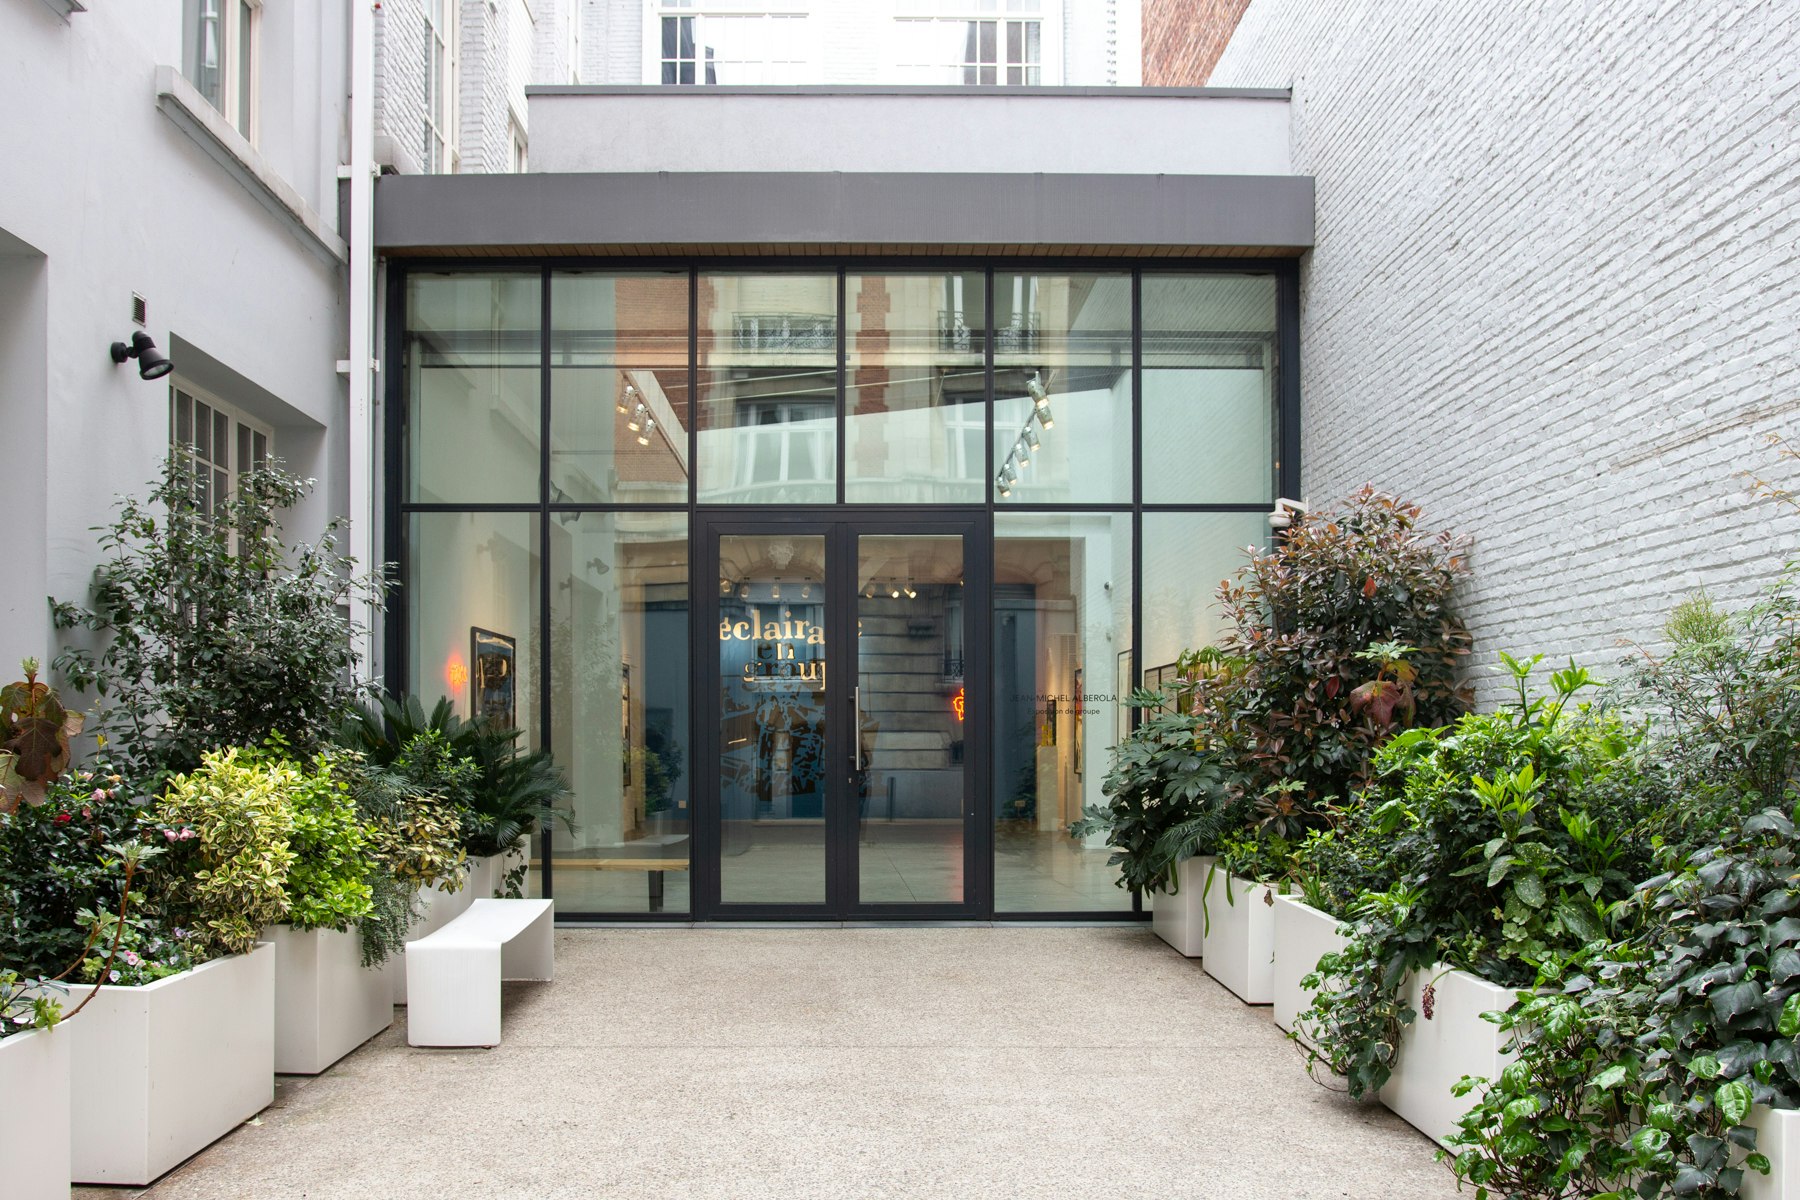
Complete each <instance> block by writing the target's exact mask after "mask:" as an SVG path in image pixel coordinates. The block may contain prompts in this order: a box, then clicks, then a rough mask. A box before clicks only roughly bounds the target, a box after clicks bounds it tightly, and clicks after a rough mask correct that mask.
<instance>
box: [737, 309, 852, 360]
mask: <svg viewBox="0 0 1800 1200" xmlns="http://www.w3.org/2000/svg"><path fill="white" fill-rule="evenodd" d="M733 320H734V325H733V327H732V333H733V343H734V345H735V347H736V348H737V349H739V350H747V351H754V352H756V353H759V354H779V353H782V352H788V351H795V350H808V351H817V350H826V351H831V352H834V353H835V352H836V350H837V318H836V317H829V316H806V315H802V314H798V313H756V314H753V315H742V314H740V315H739V316H737V317H735V318H733Z"/></svg>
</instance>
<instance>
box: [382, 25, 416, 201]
mask: <svg viewBox="0 0 1800 1200" xmlns="http://www.w3.org/2000/svg"><path fill="white" fill-rule="evenodd" d="M375 133H376V135H377V136H378V137H385V138H386V139H388V141H389V142H390V143H392V145H393V146H394V148H395V151H394V153H393V157H394V160H395V161H394V163H393V165H394V166H395V167H398V168H399V169H400V170H402V171H419V170H423V169H424V163H425V12H424V9H423V8H422V7H421V5H420V0H386V3H384V4H383V5H382V6H381V7H380V8H379V9H377V10H375Z"/></svg>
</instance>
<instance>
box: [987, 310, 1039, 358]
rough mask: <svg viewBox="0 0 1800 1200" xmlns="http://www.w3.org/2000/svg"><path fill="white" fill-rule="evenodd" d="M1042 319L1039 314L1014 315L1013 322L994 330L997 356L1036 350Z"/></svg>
mask: <svg viewBox="0 0 1800 1200" xmlns="http://www.w3.org/2000/svg"><path fill="white" fill-rule="evenodd" d="M1041 324H1042V318H1041V317H1039V315H1038V314H1037V313H1014V314H1013V316H1012V320H1011V321H1009V322H1007V323H1006V324H1005V325H1002V326H1001V327H1000V328H998V329H996V330H994V351H995V353H997V354H1018V353H1022V352H1024V351H1027V350H1036V349H1037V348H1038V340H1039V337H1038V335H1039V333H1040V326H1041Z"/></svg>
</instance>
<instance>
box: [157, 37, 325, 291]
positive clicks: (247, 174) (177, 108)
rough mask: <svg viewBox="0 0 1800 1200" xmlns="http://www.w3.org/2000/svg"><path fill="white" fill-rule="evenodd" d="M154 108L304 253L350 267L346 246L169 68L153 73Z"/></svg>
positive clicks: (189, 86) (194, 90) (160, 67)
mask: <svg viewBox="0 0 1800 1200" xmlns="http://www.w3.org/2000/svg"><path fill="white" fill-rule="evenodd" d="M156 106H157V107H158V108H160V109H162V111H163V115H164V116H166V117H168V118H169V119H170V120H171V121H174V122H175V124H176V125H177V126H178V127H179V128H180V129H181V131H182V132H183V133H185V134H187V135H188V136H189V137H191V138H193V139H194V141H195V143H196V144H198V145H199V147H200V148H201V149H202V150H204V151H206V153H207V154H208V155H209V156H210V157H211V158H212V159H213V160H214V161H215V162H217V163H218V164H219V165H220V166H221V167H224V168H225V170H226V171H227V172H229V173H230V174H231V176H232V177H233V178H234V179H236V180H237V181H238V182H239V183H241V184H243V185H244V189H245V190H246V191H248V192H249V193H250V194H251V195H252V196H255V197H256V198H257V199H258V200H259V201H261V202H262V205H263V207H264V208H266V209H268V210H269V211H270V212H272V213H274V214H275V215H276V216H277V217H280V218H281V219H282V220H284V221H286V222H287V223H288V225H289V226H290V227H291V228H292V230H293V232H294V234H295V236H297V237H299V238H300V240H301V241H302V242H303V243H305V244H306V246H307V247H308V248H309V249H311V250H312V251H314V252H315V253H317V254H319V255H320V256H321V257H323V258H324V259H326V260H327V261H328V262H331V263H333V264H341V263H347V262H349V261H350V247H349V244H348V243H346V242H345V241H344V239H343V238H341V237H339V236H338V235H337V234H335V233H333V232H332V231H331V230H330V229H329V228H328V227H327V226H326V224H325V222H324V220H323V219H322V218H321V217H320V216H319V214H318V212H316V211H315V210H314V209H313V208H312V206H311V205H309V204H307V203H306V201H305V200H304V199H302V198H301V195H300V193H299V192H297V191H295V190H294V188H293V186H292V185H291V184H289V183H288V181H287V180H285V179H283V178H282V177H281V176H280V175H278V174H276V173H275V170H274V168H273V167H271V166H270V165H269V162H268V160H267V159H265V158H264V157H263V156H262V155H261V154H259V153H257V150H256V147H254V146H252V145H251V144H250V141H249V139H247V138H246V137H244V135H243V134H241V133H239V132H238V131H237V130H236V129H234V128H232V126H231V122H229V121H227V120H226V119H225V114H223V113H221V112H220V111H219V110H218V109H216V108H214V107H213V106H212V105H210V104H208V103H207V102H206V97H204V96H202V95H201V94H200V91H199V89H198V88H196V87H195V86H194V85H193V84H192V83H189V82H188V80H187V78H186V76H184V75H182V73H181V72H180V71H177V70H176V69H175V68H174V67H170V66H159V67H157V68H156Z"/></svg>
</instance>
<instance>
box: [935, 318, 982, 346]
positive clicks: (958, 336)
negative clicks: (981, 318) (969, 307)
mask: <svg viewBox="0 0 1800 1200" xmlns="http://www.w3.org/2000/svg"><path fill="white" fill-rule="evenodd" d="M937 321H938V348H939V349H942V350H968V349H971V348H972V347H973V346H974V344H975V331H974V330H973V329H970V328H969V327H968V325H967V324H966V323H965V322H964V321H963V315H962V310H961V309H957V310H955V311H952V310H950V309H947V308H940V309H938V315H937Z"/></svg>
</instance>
